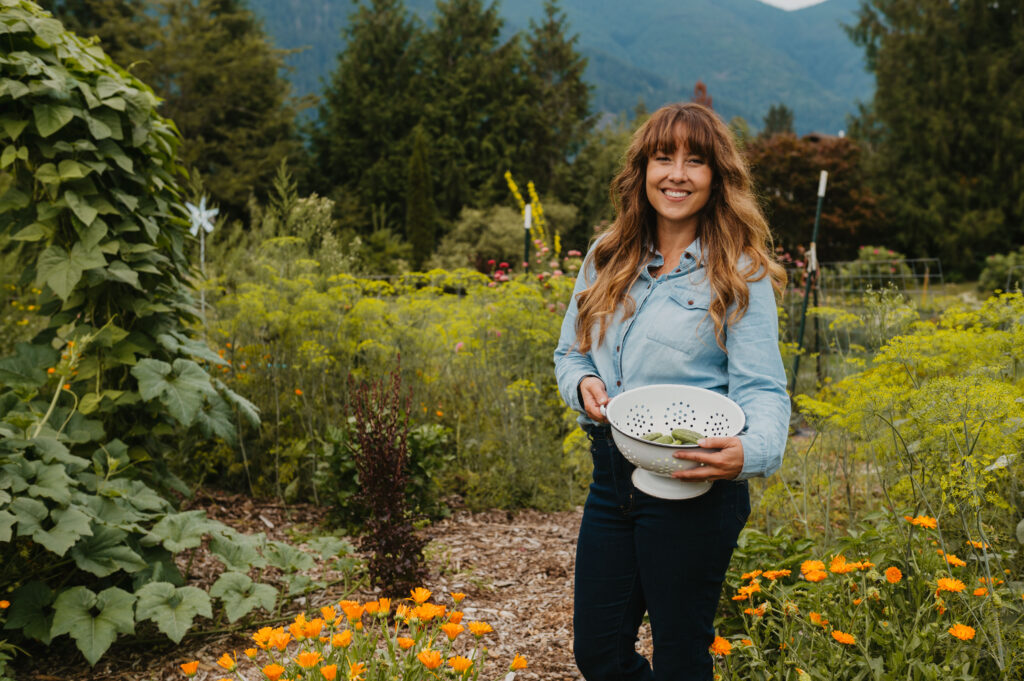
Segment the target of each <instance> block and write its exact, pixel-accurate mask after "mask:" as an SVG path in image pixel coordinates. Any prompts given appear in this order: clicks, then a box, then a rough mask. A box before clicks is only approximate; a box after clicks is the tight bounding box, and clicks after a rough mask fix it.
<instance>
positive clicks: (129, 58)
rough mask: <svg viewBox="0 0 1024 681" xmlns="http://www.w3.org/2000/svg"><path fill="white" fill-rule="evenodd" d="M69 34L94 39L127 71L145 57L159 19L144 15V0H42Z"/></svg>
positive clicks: (145, 7) (44, 6)
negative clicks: (70, 32) (144, 53)
mask: <svg viewBox="0 0 1024 681" xmlns="http://www.w3.org/2000/svg"><path fill="white" fill-rule="evenodd" d="M39 4H40V5H41V6H42V7H43V9H46V10H48V11H50V12H51V13H53V15H54V16H55V17H57V18H58V19H60V21H61V23H62V24H64V26H65V27H67V29H68V30H69V31H72V32H73V33H75V34H77V35H79V36H81V37H83V38H90V37H93V36H95V37H97V38H99V39H100V45H101V46H102V47H103V51H104V52H106V53H107V55H108V56H109V57H110V58H111V59H112V60H113V61H114V62H115V63H116V64H118V65H120V66H123V67H125V68H128V67H129V66H130V65H131V64H133V63H134V62H136V61H138V60H139V59H142V58H144V55H143V52H144V51H145V49H146V48H147V47H149V46H150V45H152V43H153V41H154V40H156V34H157V31H159V29H160V24H159V20H158V18H157V17H156V16H154V15H153V14H152V13H151V12H147V11H146V9H147V4H146V0H41V2H40V3H39Z"/></svg>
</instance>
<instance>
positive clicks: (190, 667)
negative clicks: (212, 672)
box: [181, 660, 199, 676]
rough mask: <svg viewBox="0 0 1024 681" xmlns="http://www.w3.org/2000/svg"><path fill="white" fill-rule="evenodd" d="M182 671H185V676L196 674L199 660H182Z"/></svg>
mask: <svg viewBox="0 0 1024 681" xmlns="http://www.w3.org/2000/svg"><path fill="white" fill-rule="evenodd" d="M181 671H183V672H185V676H195V675H196V672H197V671H199V660H192V661H191V662H182V663H181Z"/></svg>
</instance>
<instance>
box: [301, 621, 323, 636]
mask: <svg viewBox="0 0 1024 681" xmlns="http://www.w3.org/2000/svg"><path fill="white" fill-rule="evenodd" d="M323 628H324V621H323V620H322V619H320V618H319V617H317V618H316V619H315V620H310V621H309V622H306V623H305V624H303V625H302V634H303V635H304V636H305V637H306V638H316V637H318V636H319V635H320V631H321V630H322V629H323Z"/></svg>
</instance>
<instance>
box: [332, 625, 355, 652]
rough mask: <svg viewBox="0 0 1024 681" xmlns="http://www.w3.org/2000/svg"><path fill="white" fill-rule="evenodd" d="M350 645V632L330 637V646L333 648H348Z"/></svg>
mask: <svg viewBox="0 0 1024 681" xmlns="http://www.w3.org/2000/svg"><path fill="white" fill-rule="evenodd" d="M350 643H352V632H351V631H350V630H348V629H346V630H345V631H343V632H341V633H340V634H335V635H334V636H332V637H331V645H332V646H334V647H335V648H348V646H349V644H350Z"/></svg>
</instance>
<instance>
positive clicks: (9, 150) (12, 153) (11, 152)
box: [0, 144, 18, 168]
mask: <svg viewBox="0 0 1024 681" xmlns="http://www.w3.org/2000/svg"><path fill="white" fill-rule="evenodd" d="M16 158H18V147H16V146H14V145H13V144H8V145H7V146H6V147H4V151H3V153H2V154H0V168H6V167H7V166H9V165H11V164H12V163H14V159H16Z"/></svg>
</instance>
